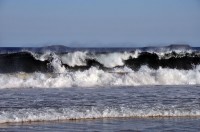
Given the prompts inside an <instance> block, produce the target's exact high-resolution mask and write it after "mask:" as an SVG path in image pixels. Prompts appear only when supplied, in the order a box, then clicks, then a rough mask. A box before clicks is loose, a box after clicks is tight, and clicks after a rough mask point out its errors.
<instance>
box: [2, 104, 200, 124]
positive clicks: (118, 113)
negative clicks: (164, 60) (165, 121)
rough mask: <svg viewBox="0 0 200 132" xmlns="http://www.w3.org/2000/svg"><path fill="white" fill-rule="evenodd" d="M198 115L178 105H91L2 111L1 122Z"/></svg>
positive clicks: (199, 111)
mask: <svg viewBox="0 0 200 132" xmlns="http://www.w3.org/2000/svg"><path fill="white" fill-rule="evenodd" d="M186 116H187V117H197V116H200V110H199V109H198V108H196V109H195V108H193V109H188V108H187V109H186V108H176V106H171V107H169V106H168V107H165V106H156V107H152V108H146V107H144V108H142V109H141V108H131V107H125V106H119V107H116V108H113V107H105V108H98V107H91V108H79V107H73V108H57V109H56V108H39V109H31V108H28V109H19V110H16V109H15V110H7V111H1V115H0V123H7V122H30V121H55V120H79V119H97V118H122V117H126V118H128V117H137V118H147V117H186Z"/></svg>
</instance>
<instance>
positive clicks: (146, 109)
mask: <svg viewBox="0 0 200 132" xmlns="http://www.w3.org/2000/svg"><path fill="white" fill-rule="evenodd" d="M0 64H1V65H0V131H20V132H21V131H198V130H200V125H199V124H200V48H198V47H190V46H188V45H170V46H166V47H142V48H70V47H65V46H47V47H39V48H29V47H26V48H25V47H7V48H6V47H5V48H0Z"/></svg>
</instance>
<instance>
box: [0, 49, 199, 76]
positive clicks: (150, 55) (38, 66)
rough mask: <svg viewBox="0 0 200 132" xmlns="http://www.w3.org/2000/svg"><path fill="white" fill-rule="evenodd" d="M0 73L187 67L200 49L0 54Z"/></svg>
mask: <svg viewBox="0 0 200 132" xmlns="http://www.w3.org/2000/svg"><path fill="white" fill-rule="evenodd" d="M0 64H1V65H0V73H16V72H26V73H33V72H43V73H47V72H54V73H55V72H57V73H60V72H64V71H65V70H73V71H75V70H88V69H89V68H91V67H98V68H100V69H102V70H111V69H113V68H117V67H129V68H131V69H132V70H134V71H137V70H139V69H140V68H141V67H142V66H144V65H147V66H148V67H149V68H152V69H159V68H160V67H162V68H171V69H180V70H189V69H193V68H195V67H196V66H197V65H199V64H200V52H199V51H192V50H168V51H165V52H164V51H163V50H162V52H161V51H159V52H156V51H151V50H149V51H148V52H147V51H141V50H134V51H123V52H122V51H115V50H114V51H113V50H110V52H106V53H105V52H100V51H98V52H97V51H89V50H88V49H87V50H85V51H78V50H75V51H72V52H63V53H56V52H52V51H45V52H44V53H37V52H33V51H20V52H17V53H3V54H0Z"/></svg>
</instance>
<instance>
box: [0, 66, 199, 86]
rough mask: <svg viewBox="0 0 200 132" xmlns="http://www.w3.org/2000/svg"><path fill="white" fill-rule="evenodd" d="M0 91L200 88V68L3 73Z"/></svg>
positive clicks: (0, 77) (96, 69) (94, 68)
mask: <svg viewBox="0 0 200 132" xmlns="http://www.w3.org/2000/svg"><path fill="white" fill-rule="evenodd" d="M0 84H1V85H0V88H1V89H3V88H32V87H33V88H64V87H102V86H140V85H199V84H200V66H197V67H196V68H195V69H191V70H177V69H169V68H159V69H157V70H154V69H150V68H149V67H147V66H143V67H141V68H140V69H139V70H138V71H133V70H132V69H130V68H128V67H124V68H115V69H113V71H104V70H101V69H98V68H96V67H92V68H90V69H89V70H85V71H73V72H70V71H68V72H66V71H65V73H40V72H35V73H14V74H0Z"/></svg>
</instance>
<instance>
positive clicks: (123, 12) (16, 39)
mask: <svg viewBox="0 0 200 132" xmlns="http://www.w3.org/2000/svg"><path fill="white" fill-rule="evenodd" d="M171 43H181V44H182V43H188V44H190V45H192V46H200V0H0V46H43V45H51V44H61V45H66V46H75V47H99V46H100V47H103V46H107V47H119V46H126V47H127V46H128V47H135V46H152V45H154V46H158V45H168V44H171Z"/></svg>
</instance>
